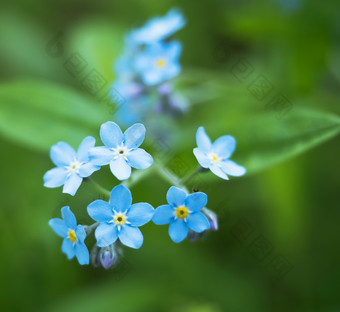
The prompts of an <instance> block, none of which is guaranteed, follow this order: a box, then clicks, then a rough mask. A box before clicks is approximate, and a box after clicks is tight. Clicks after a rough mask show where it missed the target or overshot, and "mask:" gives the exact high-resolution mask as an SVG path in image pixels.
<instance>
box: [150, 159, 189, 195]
mask: <svg viewBox="0 0 340 312" xmlns="http://www.w3.org/2000/svg"><path fill="white" fill-rule="evenodd" d="M154 166H155V169H156V172H157V173H158V175H159V176H160V177H161V178H163V179H164V180H165V181H168V182H169V183H170V184H171V185H174V186H177V187H179V188H181V189H184V190H185V191H186V192H187V193H189V191H188V189H187V188H186V187H185V186H184V185H183V184H182V183H181V180H180V179H179V178H178V177H177V176H176V175H174V174H173V173H172V172H170V171H169V170H168V169H166V168H165V167H164V166H163V165H162V164H154Z"/></svg>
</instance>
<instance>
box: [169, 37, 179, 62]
mask: <svg viewBox="0 0 340 312" xmlns="http://www.w3.org/2000/svg"><path fill="white" fill-rule="evenodd" d="M167 50H168V51H167V55H168V56H169V57H171V58H172V59H176V58H178V57H179V56H180V54H181V52H182V44H181V43H180V42H179V41H172V42H170V43H168V45H167Z"/></svg>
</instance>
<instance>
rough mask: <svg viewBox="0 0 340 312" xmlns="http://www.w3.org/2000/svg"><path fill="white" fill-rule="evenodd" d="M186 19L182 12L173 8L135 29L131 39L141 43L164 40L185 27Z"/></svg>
mask: <svg viewBox="0 0 340 312" xmlns="http://www.w3.org/2000/svg"><path fill="white" fill-rule="evenodd" d="M184 25H185V19H184V17H183V16H182V14H181V13H179V12H178V11H177V10H175V9H172V10H171V11H169V12H168V14H167V15H165V16H162V17H155V18H153V19H151V20H149V21H148V22H147V23H146V24H145V25H144V26H143V27H141V28H139V29H136V30H133V31H132V32H131V34H130V36H129V37H130V40H131V41H133V42H136V43H139V44H150V43H153V42H156V41H160V40H164V39H166V38H168V37H169V36H171V35H172V34H173V33H175V32H176V31H178V30H180V29H181V28H183V26H184Z"/></svg>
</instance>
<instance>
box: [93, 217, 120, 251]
mask: <svg viewBox="0 0 340 312" xmlns="http://www.w3.org/2000/svg"><path fill="white" fill-rule="evenodd" d="M117 234H118V233H117V226H116V225H114V224H112V223H110V224H108V223H101V224H99V225H98V227H97V228H96V231H95V236H96V240H97V245H98V246H99V247H107V246H109V245H111V244H113V243H114V242H115V241H116V240H117V238H118V235H117Z"/></svg>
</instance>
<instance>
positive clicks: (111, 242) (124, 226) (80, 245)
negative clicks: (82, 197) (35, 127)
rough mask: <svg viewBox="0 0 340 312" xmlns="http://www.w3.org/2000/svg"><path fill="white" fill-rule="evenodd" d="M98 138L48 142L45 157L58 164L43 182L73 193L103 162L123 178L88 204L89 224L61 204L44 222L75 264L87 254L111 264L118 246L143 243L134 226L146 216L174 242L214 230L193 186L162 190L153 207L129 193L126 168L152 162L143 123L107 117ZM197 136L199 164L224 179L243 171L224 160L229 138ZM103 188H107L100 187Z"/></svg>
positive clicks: (228, 153) (95, 261) (204, 201)
mask: <svg viewBox="0 0 340 312" xmlns="http://www.w3.org/2000/svg"><path fill="white" fill-rule="evenodd" d="M100 137H101V140H102V142H103V144H104V146H98V147H95V140H94V138H92V137H86V138H85V139H84V140H83V141H82V143H81V144H80V146H79V148H78V151H77V152H75V151H74V149H73V148H72V147H71V146H69V145H68V144H67V143H65V142H59V143H57V144H56V145H53V146H52V147H51V152H50V156H51V159H52V161H53V162H54V164H55V165H56V166H57V167H56V168H54V169H51V170H49V171H47V173H46V174H45V175H44V182H45V184H44V185H45V186H46V187H59V186H61V185H64V187H63V192H64V193H68V194H70V195H75V193H76V192H77V190H78V188H79V186H80V184H81V182H82V181H83V178H87V177H89V176H90V175H91V174H92V173H93V172H95V171H97V170H99V169H100V168H101V166H104V165H110V169H111V172H112V174H113V175H114V176H115V177H116V178H117V180H118V181H121V180H124V182H123V183H122V184H118V185H116V186H115V187H114V188H113V189H112V191H111V192H110V198H109V201H104V200H102V199H97V200H95V201H93V202H92V203H90V204H89V205H88V206H87V213H88V215H89V216H90V217H91V218H92V219H93V220H94V221H95V222H94V223H93V224H91V225H77V221H76V218H75V216H74V214H73V213H72V212H71V210H70V207H68V206H66V207H63V208H61V215H62V219H59V218H54V219H51V220H50V221H49V225H50V226H51V227H52V229H53V230H54V231H55V232H56V234H58V235H59V236H61V237H62V238H63V239H64V241H63V243H62V251H63V252H64V253H65V254H66V256H67V258H68V259H72V258H74V257H75V256H76V258H77V259H78V262H79V263H80V264H88V263H89V261H90V258H91V261H92V263H93V265H94V266H99V265H102V266H103V267H104V268H106V269H108V268H110V267H113V266H115V264H116V263H117V262H118V260H119V257H120V256H121V254H122V251H121V246H127V247H130V248H134V249H138V248H140V247H141V246H142V244H143V240H144V238H143V234H142V232H141V230H140V229H139V228H140V227H141V226H143V225H145V224H146V223H148V222H150V221H151V220H152V221H153V223H154V224H156V225H164V224H169V236H170V238H171V239H172V240H173V241H174V242H175V243H179V242H181V241H183V240H184V239H185V238H187V237H188V238H189V239H191V240H195V239H196V238H197V237H199V234H200V233H205V232H206V231H208V230H213V231H216V230H217V228H218V225H217V216H216V214H215V213H214V212H212V211H211V210H209V209H208V208H207V207H206V205H207V202H208V196H207V195H206V194H205V193H203V192H198V191H197V192H194V193H192V194H189V192H188V191H187V190H186V188H185V186H182V185H176V186H171V187H170V189H169V190H168V192H167V195H166V199H167V202H168V203H167V204H164V205H160V206H158V207H157V208H156V209H154V208H153V206H152V205H151V204H149V203H146V202H142V203H134V204H133V203H132V194H131V192H130V190H129V188H128V187H127V186H126V185H127V184H128V183H127V181H126V180H127V179H128V178H129V177H130V176H131V174H132V172H131V168H135V169H147V168H148V167H150V166H151V165H152V164H153V158H152V156H151V155H150V154H148V153H147V152H146V151H145V150H143V149H141V148H140V145H141V144H142V143H143V141H144V138H145V127H144V126H143V125H142V124H134V125H132V126H131V127H130V128H128V129H127V130H126V131H125V132H124V133H123V132H122V131H121V129H120V127H119V126H118V125H117V124H116V123H114V122H112V121H108V122H106V123H104V124H102V125H101V127H100ZM196 139H197V145H198V147H197V148H195V149H194V150H193V152H194V154H195V156H196V158H197V160H198V162H199V164H200V165H201V168H205V169H208V168H209V169H210V170H211V171H212V172H213V173H214V174H216V175H217V176H219V177H221V178H223V179H227V178H228V177H227V175H226V174H229V175H234V176H240V175H242V174H244V173H245V169H244V168H243V167H241V166H239V165H237V164H236V163H234V162H233V161H231V160H229V157H230V156H231V154H232V152H233V151H234V149H235V139H234V138H233V137H231V136H223V137H221V138H219V139H217V140H216V141H215V143H213V144H212V143H211V141H210V139H209V137H208V136H207V134H206V133H205V131H204V129H203V127H200V128H199V129H198V131H197V134H196ZM198 172H202V170H200V169H199V170H198ZM86 181H93V180H91V179H90V178H89V179H86ZM93 182H94V181H93ZM94 183H95V182H94ZM174 183H175V182H174ZM94 185H96V186H98V184H97V183H95V184H94ZM99 189H100V190H103V187H101V186H99ZM104 193H105V194H106V193H108V191H105V189H104ZM94 229H95V231H94V236H95V239H96V245H95V246H94V247H93V249H92V252H91V255H90V254H89V252H88V249H87V247H86V245H85V243H84V241H85V239H86V237H87V236H88V235H90V234H91V233H92V231H93V230H94Z"/></svg>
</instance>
